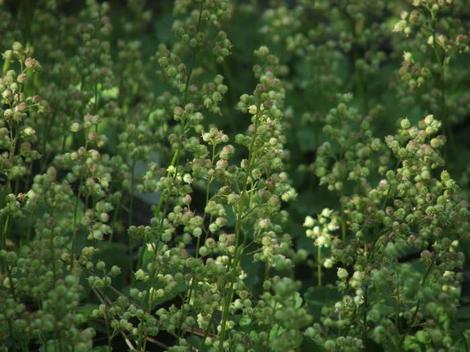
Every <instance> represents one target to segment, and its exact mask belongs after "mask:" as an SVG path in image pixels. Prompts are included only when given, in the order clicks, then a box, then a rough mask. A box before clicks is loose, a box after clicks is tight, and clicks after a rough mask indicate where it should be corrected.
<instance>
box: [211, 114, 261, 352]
mask: <svg viewBox="0 0 470 352" xmlns="http://www.w3.org/2000/svg"><path fill="white" fill-rule="evenodd" d="M257 110H259V107H258V109H257ZM259 119H260V112H259V111H258V112H257V113H256V116H255V128H254V131H253V138H252V140H251V143H250V147H249V149H248V166H247V171H246V174H245V178H244V181H243V187H242V193H241V195H240V200H239V202H238V207H237V215H236V219H237V220H236V223H235V240H236V245H235V256H234V257H230V261H229V264H228V273H230V272H231V271H232V270H233V269H234V268H235V267H236V266H237V265H238V264H239V262H240V260H241V255H242V254H243V246H240V236H241V226H242V218H243V215H244V212H245V198H246V196H247V191H248V183H249V182H248V181H249V179H250V178H251V171H252V170H251V169H252V167H253V163H254V159H255V152H256V151H255V142H256V137H257V134H256V133H257V131H258V124H259ZM250 183H251V181H250ZM223 288H224V290H225V281H224V287H223ZM233 294H234V289H233V282H230V286H229V289H228V295H227V296H225V297H224V298H225V299H224V305H223V308H222V322H221V331H220V338H219V351H222V349H223V342H224V340H225V331H226V323H227V318H228V309H229V305H230V302H231V301H232V300H233Z"/></svg>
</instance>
